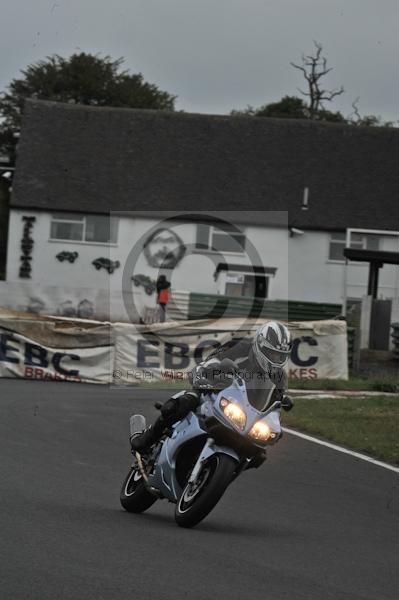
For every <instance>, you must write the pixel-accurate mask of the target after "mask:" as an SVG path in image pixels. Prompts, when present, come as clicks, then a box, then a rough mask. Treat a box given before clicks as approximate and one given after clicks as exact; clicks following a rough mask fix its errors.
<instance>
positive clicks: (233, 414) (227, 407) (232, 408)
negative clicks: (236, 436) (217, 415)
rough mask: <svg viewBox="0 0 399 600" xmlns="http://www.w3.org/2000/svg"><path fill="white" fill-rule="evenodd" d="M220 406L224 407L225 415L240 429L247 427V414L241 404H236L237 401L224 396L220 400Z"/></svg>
mask: <svg viewBox="0 0 399 600" xmlns="http://www.w3.org/2000/svg"><path fill="white" fill-rule="evenodd" d="M220 408H221V409H222V412H223V414H224V416H225V417H226V418H227V419H228V420H229V421H231V422H232V423H233V424H234V425H235V426H236V427H238V429H241V430H244V429H245V425H246V422H247V415H246V414H245V411H244V410H243V409H242V408H241V406H239V405H238V404H236V402H231V400H227V398H222V399H221V401H220Z"/></svg>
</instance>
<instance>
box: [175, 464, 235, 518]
mask: <svg viewBox="0 0 399 600" xmlns="http://www.w3.org/2000/svg"><path fill="white" fill-rule="evenodd" d="M235 468H236V462H235V460H234V459H233V458H231V456H227V455H226V454H214V455H213V456H211V457H210V458H209V459H208V460H207V461H206V462H205V463H204V465H203V467H202V469H201V472H200V474H199V476H198V479H199V482H198V483H197V486H196V488H194V489H193V488H191V487H190V485H189V484H187V485H186V487H185V488H184V490H183V493H182V495H181V497H180V499H179V501H178V503H177V504H176V509H175V520H176V523H177V524H178V525H179V526H180V527H194V526H195V525H197V524H198V523H199V522H200V521H202V520H203V519H204V518H205V517H206V516H207V515H208V514H209V513H210V512H211V510H212V509H213V508H214V507H215V506H216V504H217V503H218V502H219V500H220V498H221V497H222V496H223V494H224V492H225V491H226V489H227V487H228V485H229V483H230V482H231V480H232V479H233V475H234V471H235Z"/></svg>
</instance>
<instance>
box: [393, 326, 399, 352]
mask: <svg viewBox="0 0 399 600" xmlns="http://www.w3.org/2000/svg"><path fill="white" fill-rule="evenodd" d="M391 327H392V339H393V345H394V348H393V355H394V357H395V358H396V359H397V360H399V323H392V324H391Z"/></svg>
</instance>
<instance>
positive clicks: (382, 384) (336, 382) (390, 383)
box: [289, 376, 399, 393]
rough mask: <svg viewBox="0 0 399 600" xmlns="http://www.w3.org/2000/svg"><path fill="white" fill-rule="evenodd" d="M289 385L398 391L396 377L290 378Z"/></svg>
mask: <svg viewBox="0 0 399 600" xmlns="http://www.w3.org/2000/svg"><path fill="white" fill-rule="evenodd" d="M289 387H290V388H291V389H298V390H330V391H335V390H360V391H365V392H393V393H396V392H399V376H398V378H395V379H393V378H386V379H360V378H359V377H351V378H350V379H348V380H345V379H290V380H289Z"/></svg>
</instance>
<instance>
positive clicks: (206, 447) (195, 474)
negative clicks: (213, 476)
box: [188, 438, 215, 485]
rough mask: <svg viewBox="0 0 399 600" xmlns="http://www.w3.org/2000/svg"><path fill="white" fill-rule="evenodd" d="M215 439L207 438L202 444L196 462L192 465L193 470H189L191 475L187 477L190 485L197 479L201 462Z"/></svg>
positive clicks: (206, 456)
mask: <svg viewBox="0 0 399 600" xmlns="http://www.w3.org/2000/svg"><path fill="white" fill-rule="evenodd" d="M214 442H215V440H214V439H213V438H208V439H207V440H206V442H205V444H204V447H203V448H202V451H201V454H200V455H199V457H198V458H197V462H196V463H195V465H194V468H193V470H192V471H191V475H190V477H189V480H188V483H189V484H190V485H192V484H193V483H195V481H196V480H197V477H198V475H199V474H200V472H201V468H202V465H203V463H204V462H205V461H206V459H207V458H208V456H209V454H208V451H209V449H210V448H211V447H212V445H213V444H214Z"/></svg>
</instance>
